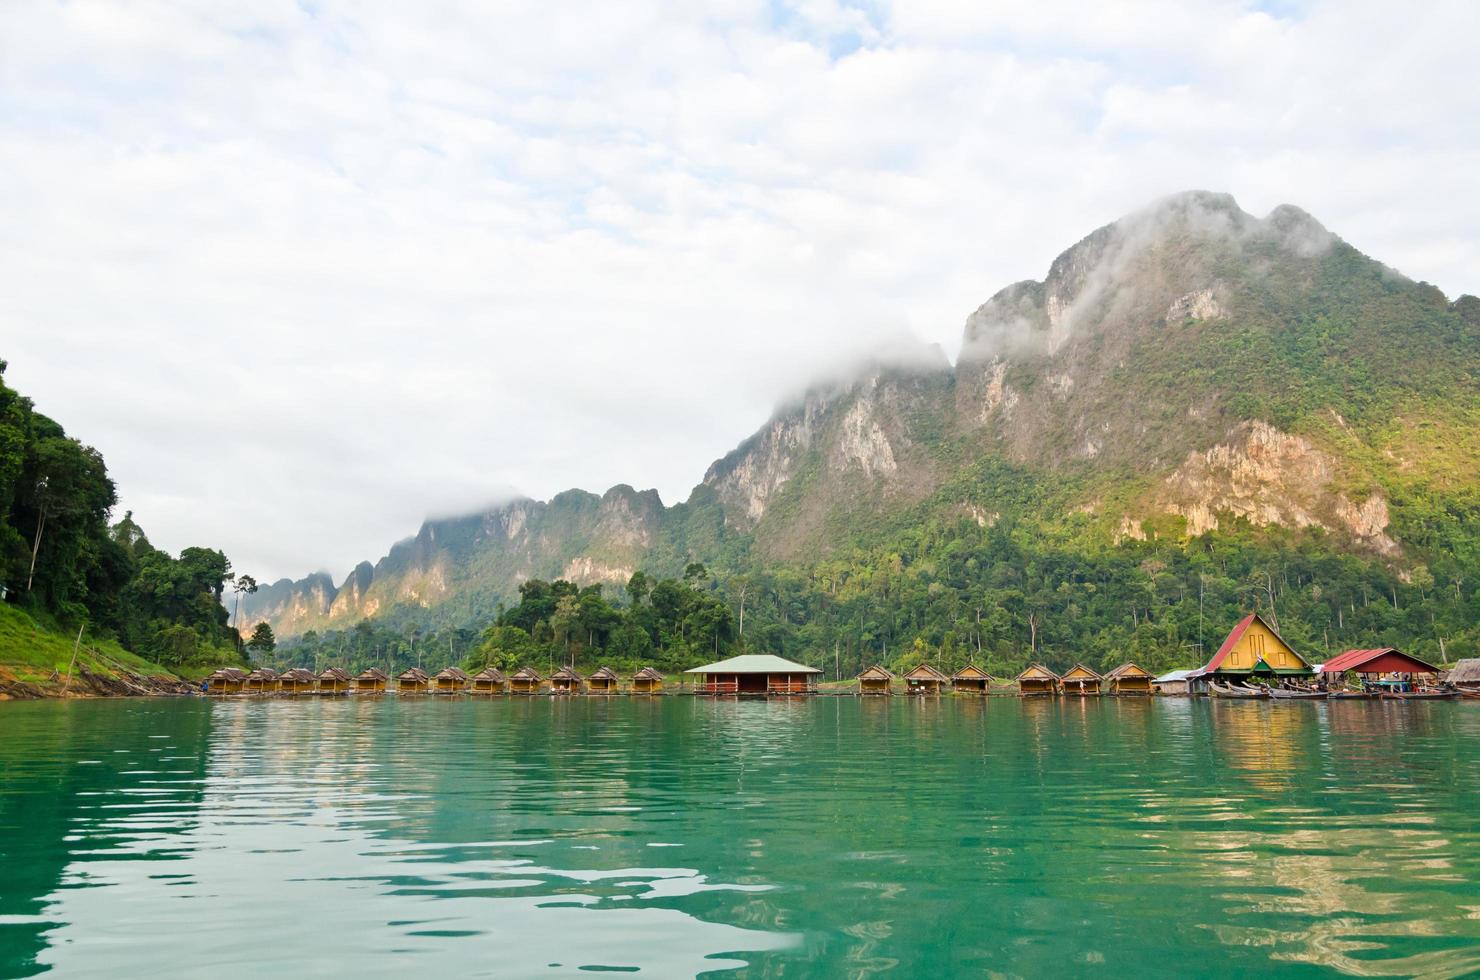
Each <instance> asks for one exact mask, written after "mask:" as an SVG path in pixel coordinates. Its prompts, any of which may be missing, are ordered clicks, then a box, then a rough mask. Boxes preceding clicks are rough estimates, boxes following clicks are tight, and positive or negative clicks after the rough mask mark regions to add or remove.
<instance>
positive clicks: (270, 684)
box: [242, 667, 278, 691]
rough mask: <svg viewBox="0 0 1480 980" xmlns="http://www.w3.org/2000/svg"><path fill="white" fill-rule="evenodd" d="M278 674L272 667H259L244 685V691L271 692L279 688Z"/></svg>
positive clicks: (248, 676) (249, 675)
mask: <svg viewBox="0 0 1480 980" xmlns="http://www.w3.org/2000/svg"><path fill="white" fill-rule="evenodd" d="M277 682H278V672H277V671H275V670H273V669H272V668H271V667H258V668H257V669H255V670H253V671H252V672H251V673H250V674H248V675H247V679H246V680H245V681H244V682H243V683H242V690H244V691H271V690H273V689H274V688H276V687H277Z"/></svg>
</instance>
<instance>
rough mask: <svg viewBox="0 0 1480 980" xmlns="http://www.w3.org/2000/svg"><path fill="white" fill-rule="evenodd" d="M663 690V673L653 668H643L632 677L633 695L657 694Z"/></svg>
mask: <svg viewBox="0 0 1480 980" xmlns="http://www.w3.org/2000/svg"><path fill="white" fill-rule="evenodd" d="M661 690H663V672H662V671H660V670H657V669H656V668H653V667H644V668H642V669H641V670H639V671H638V672H637V673H635V674H633V675H632V693H633V694H657V693H658V692H659V691H661Z"/></svg>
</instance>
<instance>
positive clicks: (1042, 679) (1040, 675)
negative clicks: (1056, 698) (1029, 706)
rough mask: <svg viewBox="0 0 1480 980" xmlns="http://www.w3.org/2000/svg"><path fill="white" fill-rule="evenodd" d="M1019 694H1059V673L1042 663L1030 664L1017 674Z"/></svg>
mask: <svg viewBox="0 0 1480 980" xmlns="http://www.w3.org/2000/svg"><path fill="white" fill-rule="evenodd" d="M1017 686H1018V694H1032V695H1039V694H1057V693H1058V691H1059V675H1058V674H1055V673H1054V672H1053V671H1051V670H1049V669H1048V668H1047V667H1045V666H1043V665H1042V664H1029V665H1028V667H1027V669H1026V670H1024V671H1023V672H1022V673H1021V674H1018V675H1017Z"/></svg>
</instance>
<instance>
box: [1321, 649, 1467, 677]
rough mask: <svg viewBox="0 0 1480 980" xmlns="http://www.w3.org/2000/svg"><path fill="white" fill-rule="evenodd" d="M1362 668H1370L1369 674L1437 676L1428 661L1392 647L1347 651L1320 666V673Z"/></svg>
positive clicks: (1437, 670)
mask: <svg viewBox="0 0 1480 980" xmlns="http://www.w3.org/2000/svg"><path fill="white" fill-rule="evenodd" d="M1363 667H1370V668H1371V669H1370V670H1369V671H1368V672H1369V673H1379V674H1390V673H1396V672H1402V673H1408V674H1437V673H1438V672H1439V668H1438V667H1435V666H1434V665H1433V664H1431V663H1429V662H1428V661H1426V660H1420V659H1418V658H1417V657H1415V656H1413V655H1412V654H1408V653H1404V652H1403V651H1401V650H1398V649H1396V648H1394V647H1376V648H1374V649H1371V650H1347V651H1345V652H1344V653H1339V654H1337V655H1336V656H1334V657H1332V658H1331V659H1330V660H1328V661H1326V662H1325V663H1324V664H1322V665H1321V672H1322V673H1325V674H1340V673H1343V672H1345V671H1348V670H1357V671H1360V670H1361V669H1362V668H1363Z"/></svg>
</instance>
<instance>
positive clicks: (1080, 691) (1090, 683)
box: [1059, 664, 1104, 698]
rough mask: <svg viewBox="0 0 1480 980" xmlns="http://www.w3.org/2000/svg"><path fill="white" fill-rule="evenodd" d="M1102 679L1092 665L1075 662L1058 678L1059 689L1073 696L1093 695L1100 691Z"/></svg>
mask: <svg viewBox="0 0 1480 980" xmlns="http://www.w3.org/2000/svg"><path fill="white" fill-rule="evenodd" d="M1103 679H1104V678H1102V677H1101V676H1100V674H1099V671H1096V670H1095V669H1093V668H1092V667H1088V666H1086V665H1084V664H1075V665H1074V666H1073V667H1070V668H1069V669H1068V670H1067V671H1065V672H1064V674H1063V676H1062V677H1060V678H1059V691H1060V692H1061V693H1064V694H1068V695H1072V696H1074V697H1081V698H1083V697H1094V696H1096V695H1098V694H1099V693H1100V682H1101V681H1102V680H1103Z"/></svg>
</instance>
